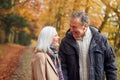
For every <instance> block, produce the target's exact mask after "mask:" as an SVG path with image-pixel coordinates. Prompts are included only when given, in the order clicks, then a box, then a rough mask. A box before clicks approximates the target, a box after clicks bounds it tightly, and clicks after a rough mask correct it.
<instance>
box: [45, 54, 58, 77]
mask: <svg viewBox="0 0 120 80" xmlns="http://www.w3.org/2000/svg"><path fill="white" fill-rule="evenodd" d="M46 55H47V61H48V63H49V64H50V66H51V67H52V68H53V70H54V71H55V73H56V74H57V75H58V71H57V69H56V68H55V65H54V64H53V62H52V60H51V58H50V57H49V56H48V54H46Z"/></svg>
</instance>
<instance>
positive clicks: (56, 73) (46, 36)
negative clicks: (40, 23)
mask: <svg viewBox="0 0 120 80" xmlns="http://www.w3.org/2000/svg"><path fill="white" fill-rule="evenodd" d="M58 46H59V36H58V33H57V31H56V29H55V28H54V27H52V26H46V27H44V28H43V29H42V30H41V32H40V34H39V37H38V42H37V46H36V50H35V53H34V54H33V57H32V80H64V79H63V74H62V71H61V65H60V61H59V59H58V54H57V52H58Z"/></svg>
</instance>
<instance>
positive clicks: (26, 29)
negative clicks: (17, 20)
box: [23, 27, 31, 34]
mask: <svg viewBox="0 0 120 80" xmlns="http://www.w3.org/2000/svg"><path fill="white" fill-rule="evenodd" d="M23 30H24V31H25V32H26V33H28V34H30V33H31V32H30V30H29V29H28V28H27V27H25V28H24V29H23Z"/></svg>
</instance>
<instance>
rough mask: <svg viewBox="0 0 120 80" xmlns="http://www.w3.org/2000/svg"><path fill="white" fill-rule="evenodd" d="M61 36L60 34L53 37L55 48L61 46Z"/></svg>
mask: <svg viewBox="0 0 120 80" xmlns="http://www.w3.org/2000/svg"><path fill="white" fill-rule="evenodd" d="M59 38H60V37H59V36H58V34H56V35H54V37H53V39H52V44H53V45H54V46H56V47H58V46H59Z"/></svg>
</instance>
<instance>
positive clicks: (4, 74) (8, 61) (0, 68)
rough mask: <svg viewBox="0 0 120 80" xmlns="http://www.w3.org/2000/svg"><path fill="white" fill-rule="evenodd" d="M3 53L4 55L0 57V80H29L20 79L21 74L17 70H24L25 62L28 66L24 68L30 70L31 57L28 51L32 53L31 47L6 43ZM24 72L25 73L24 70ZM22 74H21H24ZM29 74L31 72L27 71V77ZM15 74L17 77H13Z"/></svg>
mask: <svg viewBox="0 0 120 80" xmlns="http://www.w3.org/2000/svg"><path fill="white" fill-rule="evenodd" d="M1 46H2V45H0V47H1ZM4 53H5V55H4V56H3V57H2V58H0V80H30V79H20V77H22V76H21V75H20V73H18V72H19V71H21V73H22V72H24V70H25V69H24V68H25V67H26V65H25V64H26V63H28V64H29V65H28V66H29V68H27V69H26V70H27V71H30V59H31V58H30V56H31V54H30V53H32V48H29V47H24V46H13V45H8V46H7V47H6V48H5V49H4ZM25 57H27V58H25ZM25 61H26V62H25ZM23 64H24V65H23ZM16 73H18V74H16ZM24 74H27V73H26V72H25V73H24ZM24 74H23V76H25V75H24ZM30 74H31V72H29V77H30ZM16 75H17V77H15V76H16ZM18 75H19V76H18ZM27 77H28V75H27ZM23 78H24V77H23Z"/></svg>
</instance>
